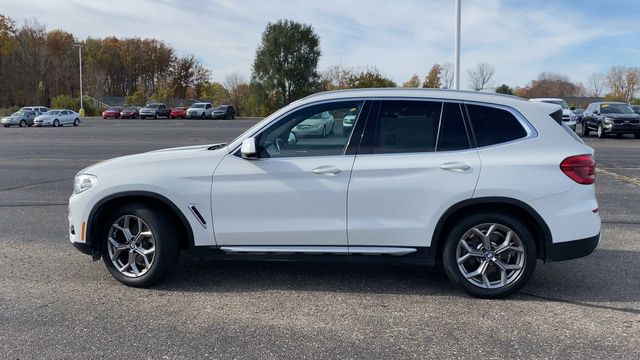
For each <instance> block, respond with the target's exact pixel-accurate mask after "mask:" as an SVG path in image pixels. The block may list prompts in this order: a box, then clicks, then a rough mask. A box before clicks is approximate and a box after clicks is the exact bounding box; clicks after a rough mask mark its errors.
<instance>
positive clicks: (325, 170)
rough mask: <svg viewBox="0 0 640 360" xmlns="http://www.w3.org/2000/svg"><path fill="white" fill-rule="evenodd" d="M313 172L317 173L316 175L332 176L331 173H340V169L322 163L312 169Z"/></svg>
mask: <svg viewBox="0 0 640 360" xmlns="http://www.w3.org/2000/svg"><path fill="white" fill-rule="evenodd" d="M313 173H314V174H317V175H329V176H333V175H337V174H339V173H340V169H338V168H337V167H335V166H333V165H324V166H319V167H317V168H315V169H313Z"/></svg>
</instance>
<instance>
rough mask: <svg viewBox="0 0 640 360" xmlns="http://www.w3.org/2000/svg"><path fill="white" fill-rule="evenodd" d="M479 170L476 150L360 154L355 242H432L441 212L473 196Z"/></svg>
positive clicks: (352, 204)
mask: <svg viewBox="0 0 640 360" xmlns="http://www.w3.org/2000/svg"><path fill="white" fill-rule="evenodd" d="M456 165H460V166H456ZM467 166H468V168H467ZM479 174H480V158H479V156H478V152H477V151H476V150H464V151H452V152H434V153H422V154H419V153H414V154H380V155H358V156H357V158H356V160H355V163H354V166H353V170H352V174H351V183H350V184H349V197H348V239H349V245H350V246H358V245H370V246H371V245H375V246H430V244H431V236H432V234H433V229H434V228H435V225H436V223H437V222H438V220H439V216H440V215H441V214H442V213H444V211H446V210H447V208H448V207H449V206H451V205H453V204H455V203H456V202H458V201H461V200H464V199H468V198H470V197H471V196H472V195H473V190H474V188H475V186H476V183H477V181H478V176H479Z"/></svg>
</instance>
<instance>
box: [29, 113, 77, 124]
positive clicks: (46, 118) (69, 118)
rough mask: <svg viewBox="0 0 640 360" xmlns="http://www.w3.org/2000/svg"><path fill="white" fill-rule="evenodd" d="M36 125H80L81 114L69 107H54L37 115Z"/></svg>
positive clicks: (34, 121)
mask: <svg viewBox="0 0 640 360" xmlns="http://www.w3.org/2000/svg"><path fill="white" fill-rule="evenodd" d="M33 125H35V126H53V127H58V126H64V125H73V126H79V125H80V114H78V113H77V112H75V111H73V110H68V109H53V110H49V111H47V112H46V113H44V114H42V115H38V116H36V118H35V119H34V120H33Z"/></svg>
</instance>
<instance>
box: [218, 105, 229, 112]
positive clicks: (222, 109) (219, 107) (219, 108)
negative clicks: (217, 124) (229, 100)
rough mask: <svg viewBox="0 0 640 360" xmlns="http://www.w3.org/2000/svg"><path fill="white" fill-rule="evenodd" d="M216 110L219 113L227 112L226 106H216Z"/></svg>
mask: <svg viewBox="0 0 640 360" xmlns="http://www.w3.org/2000/svg"><path fill="white" fill-rule="evenodd" d="M216 110H220V111H227V107H226V106H218V107H217V108H216Z"/></svg>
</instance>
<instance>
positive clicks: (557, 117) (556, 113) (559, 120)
mask: <svg viewBox="0 0 640 360" xmlns="http://www.w3.org/2000/svg"><path fill="white" fill-rule="evenodd" d="M549 116H551V118H553V120H555V121H556V122H557V123H558V124H559V125H562V109H560V110H558V111H554V112H552V113H551V114H549Z"/></svg>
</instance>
